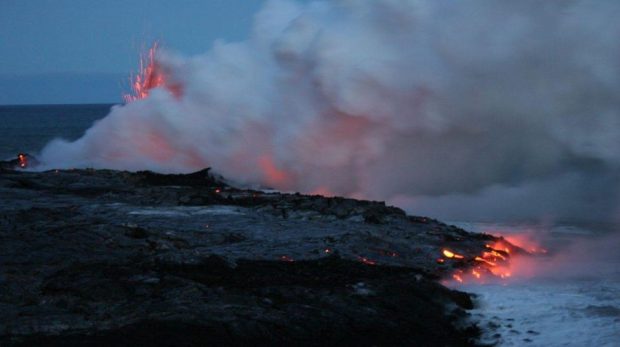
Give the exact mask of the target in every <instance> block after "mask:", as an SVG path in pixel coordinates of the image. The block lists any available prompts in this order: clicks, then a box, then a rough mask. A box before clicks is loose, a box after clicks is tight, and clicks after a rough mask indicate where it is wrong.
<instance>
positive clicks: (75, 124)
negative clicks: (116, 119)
mask: <svg viewBox="0 0 620 347" xmlns="http://www.w3.org/2000/svg"><path fill="white" fill-rule="evenodd" d="M111 107H112V105H110V104H96V105H23V106H21V105H19V106H0V160H6V159H13V158H15V157H16V156H17V154H18V153H20V152H24V153H29V154H34V155H36V153H38V152H39V151H40V150H41V149H43V147H44V146H45V145H46V144H47V143H48V142H49V141H50V140H52V139H54V138H57V137H58V138H63V139H66V140H76V139H78V138H79V137H80V136H81V135H82V134H84V131H86V129H88V128H90V127H91V126H92V125H93V123H94V122H95V121H97V120H98V119H101V118H103V117H105V116H106V115H107V114H108V113H109V112H110V108H111Z"/></svg>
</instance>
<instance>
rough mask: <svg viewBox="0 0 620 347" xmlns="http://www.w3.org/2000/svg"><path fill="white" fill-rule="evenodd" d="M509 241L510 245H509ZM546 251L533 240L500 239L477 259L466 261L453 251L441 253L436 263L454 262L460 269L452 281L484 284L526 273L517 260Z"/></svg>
mask: <svg viewBox="0 0 620 347" xmlns="http://www.w3.org/2000/svg"><path fill="white" fill-rule="evenodd" d="M508 239H510V241H508ZM546 252H547V250H545V249H544V248H541V247H539V246H538V245H536V244H535V243H534V242H533V241H532V240H530V239H526V238H524V237H523V236H515V235H511V236H510V237H509V238H508V237H507V238H503V237H502V238H500V239H498V240H497V241H495V242H493V243H490V244H486V245H485V249H484V250H483V251H481V252H480V254H478V255H476V256H474V257H466V256H463V255H461V254H458V253H456V252H454V251H452V250H450V249H446V248H444V249H442V250H441V256H440V257H439V258H438V259H437V263H439V264H447V263H449V262H455V263H454V265H456V267H457V269H456V270H454V272H453V273H452V274H451V277H452V279H453V280H455V281H456V282H459V283H464V282H479V283H485V282H488V281H490V280H493V279H508V278H511V277H512V276H513V273H514V272H515V271H516V272H523V270H524V269H519V268H518V267H519V266H522V264H521V262H517V261H515V260H517V259H518V258H517V257H522V256H528V255H535V254H545V253H546Z"/></svg>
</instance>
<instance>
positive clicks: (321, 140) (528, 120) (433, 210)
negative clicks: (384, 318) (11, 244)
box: [41, 0, 620, 220]
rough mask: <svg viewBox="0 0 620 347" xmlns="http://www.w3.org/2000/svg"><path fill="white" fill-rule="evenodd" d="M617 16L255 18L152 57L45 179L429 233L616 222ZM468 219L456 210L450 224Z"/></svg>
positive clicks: (556, 1)
mask: <svg viewBox="0 0 620 347" xmlns="http://www.w3.org/2000/svg"><path fill="white" fill-rule="evenodd" d="M618 13H620V3H619V2H617V1H597V2H596V3H593V2H591V1H587V0H574V1H565V0H548V1H545V2H540V1H534V0H524V1H496V0H493V1H491V0H472V1H450V0H340V1H313V2H310V3H307V4H301V3H297V2H295V1H287V0H272V1H268V2H267V3H266V5H265V6H264V8H263V9H262V10H261V11H260V13H258V14H257V15H256V18H255V23H254V27H253V31H252V34H251V37H250V38H249V39H248V40H247V41H245V42H238V43H224V42H216V43H215V44H214V45H213V47H212V49H211V50H210V51H208V52H207V53H205V54H204V55H200V56H195V57H182V56H180V55H178V54H172V53H170V52H167V53H165V52H164V54H160V55H159V56H158V64H159V66H160V68H161V69H162V71H164V73H165V75H166V78H167V80H169V81H173V83H175V85H180V86H181V87H182V91H183V92H182V95H177V96H173V95H171V94H170V93H169V92H168V91H167V90H166V89H165V88H161V89H156V90H154V91H153V92H152V93H151V95H150V96H149V97H148V98H147V99H144V100H140V101H135V102H132V103H129V104H127V105H124V106H116V107H114V108H113V109H112V111H111V112H110V114H109V115H108V116H107V117H106V118H104V119H103V120H101V121H99V122H98V123H96V124H95V125H94V126H93V127H92V128H91V129H89V130H88V131H87V132H86V134H85V135H84V136H83V137H82V138H81V139H79V140H77V141H75V142H73V143H68V142H65V141H62V140H55V141H53V142H51V143H50V144H49V145H48V146H47V147H46V148H45V149H44V150H43V151H42V154H41V157H42V160H43V162H45V163H47V165H48V166H49V167H97V168H104V167H105V168H115V169H128V170H139V169H152V170H157V171H164V172H188V171H192V170H196V169H200V168H203V167H205V166H211V167H213V168H214V169H215V170H216V171H218V172H219V173H221V174H223V175H224V176H225V177H228V178H230V179H234V180H236V181H239V182H245V183H261V184H263V185H267V186H273V187H275V188H279V189H284V190H299V191H304V192H317V191H329V192H332V193H334V194H342V195H348V196H358V197H365V198H372V199H388V200H391V201H395V202H398V203H400V204H403V205H406V206H409V207H410V208H411V209H413V212H417V213H429V214H431V215H436V216H441V217H445V218H451V217H454V218H493V217H495V216H498V215H500V216H504V217H506V218H532V217H540V216H543V217H545V218H553V219H578V220H588V219H597V218H605V219H612V218H615V217H616V215H618V211H617V210H616V209H615V207H616V206H617V205H618V204H617V203H618V202H619V201H618V199H619V196H620V195H619V184H618V183H619V182H620V179H619V178H620V170H619V168H620V151H619V150H618V145H619V144H620V114H619V112H620V80H619V78H620V45H619V44H618V42H619V41H618V39H619V38H620V22H619V21H617V14H618ZM468 206H471V207H472V208H468Z"/></svg>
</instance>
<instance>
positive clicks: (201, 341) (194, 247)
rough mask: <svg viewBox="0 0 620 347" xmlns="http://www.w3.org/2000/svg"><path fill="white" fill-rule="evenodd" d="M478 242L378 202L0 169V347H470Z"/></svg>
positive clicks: (196, 182)
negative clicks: (454, 286)
mask: <svg viewBox="0 0 620 347" xmlns="http://www.w3.org/2000/svg"><path fill="white" fill-rule="evenodd" d="M490 239H492V237H491V236H488V235H477V234H470V233H467V232H465V231H463V230H461V229H458V228H456V227H453V226H448V225H445V224H443V223H440V222H438V221H435V220H431V219H427V218H423V217H412V216H407V215H406V214H405V213H404V212H403V211H402V210H400V209H398V208H394V207H388V206H385V204H384V203H380V202H369V201H358V200H352V199H344V198H325V197H321V196H306V195H301V194H281V193H275V192H263V191H255V190H242V189H236V188H234V187H231V186H229V185H227V184H226V183H225V182H224V181H223V180H222V179H220V178H217V177H214V176H213V175H211V174H210V172H209V170H203V171H200V172H197V173H194V174H190V175H161V174H156V173H151V172H138V173H128V172H119V171H110V170H67V171H48V172H42V173H36V172H24V171H14V170H13V167H12V166H11V164H10V163H2V164H0V313H1V314H0V346H14V345H15V346H21V345H25V346H37V345H40V346H61V345H62V346H82V345H87V346H111V345H127V346H129V345H132V346H134V345H149V346H194V345H336V344H338V345H360V346H372V345H406V346H410V345H426V346H463V345H470V344H472V342H471V341H472V338H474V337H475V336H477V333H478V331H477V328H476V327H475V326H473V325H472V324H471V323H468V321H467V320H466V317H467V313H466V310H467V309H469V308H471V307H472V302H471V299H470V297H469V295H467V294H465V293H460V292H457V291H453V290H450V289H447V288H445V287H443V286H442V285H440V284H439V283H438V279H439V278H440V277H441V276H444V275H446V274H448V273H449V272H450V271H451V270H452V269H453V268H456V267H462V266H467V263H466V262H446V263H444V264H439V263H437V262H436V259H437V257H438V256H439V254H440V252H441V249H442V247H450V248H451V249H453V250H455V251H458V252H459V253H461V254H464V255H471V257H472V258H473V256H474V255H475V254H477V253H479V252H480V251H482V250H483V249H484V244H485V242H487V241H488V240H490Z"/></svg>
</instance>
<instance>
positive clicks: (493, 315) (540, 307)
mask: <svg viewBox="0 0 620 347" xmlns="http://www.w3.org/2000/svg"><path fill="white" fill-rule="evenodd" d="M111 106H112V105H37V106H0V158H1V159H9V158H14V157H15V156H16V154H17V153H18V152H28V153H31V154H36V153H38V152H39V151H40V150H41V149H42V148H43V147H44V146H45V144H47V143H48V142H49V141H50V140H52V139H53V138H56V137H60V138H64V139H67V140H75V139H77V138H79V137H80V136H81V135H82V134H83V133H84V132H85V131H86V130H87V129H88V128H89V127H90V126H91V125H92V124H93V123H94V122H96V121H97V120H98V119H101V118H103V117H105V115H107V114H108V112H109V110H110V107H111ZM452 224H457V225H459V226H461V227H463V228H464V229H466V230H470V231H476V232H487V233H491V234H498V233H501V234H503V235H511V234H514V235H523V234H528V235H530V236H534V237H535V238H537V239H538V242H540V244H541V246H543V247H545V248H547V249H549V254H547V255H545V256H541V257H539V258H536V259H534V260H533V261H532V262H531V263H530V264H529V266H530V267H532V268H533V271H530V272H528V274H527V276H521V277H519V276H515V278H513V279H510V280H507V281H502V282H497V283H487V284H476V283H466V284H458V283H450V285H451V286H453V287H456V288H458V289H461V290H465V291H468V292H472V293H475V294H476V295H477V303H478V307H477V308H476V309H475V310H473V312H472V319H475V320H476V321H478V323H479V325H480V326H481V327H482V328H483V329H484V331H485V335H484V337H483V342H487V343H496V344H497V345H499V346H610V347H611V346H620V237H617V236H615V235H618V234H619V233H618V232H617V230H616V227H615V226H600V225H597V226H586V227H583V226H579V227H578V226H574V225H554V226H542V227H541V226H538V225H524V224H519V225H508V224H488V223H487V224H482V223H452Z"/></svg>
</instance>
